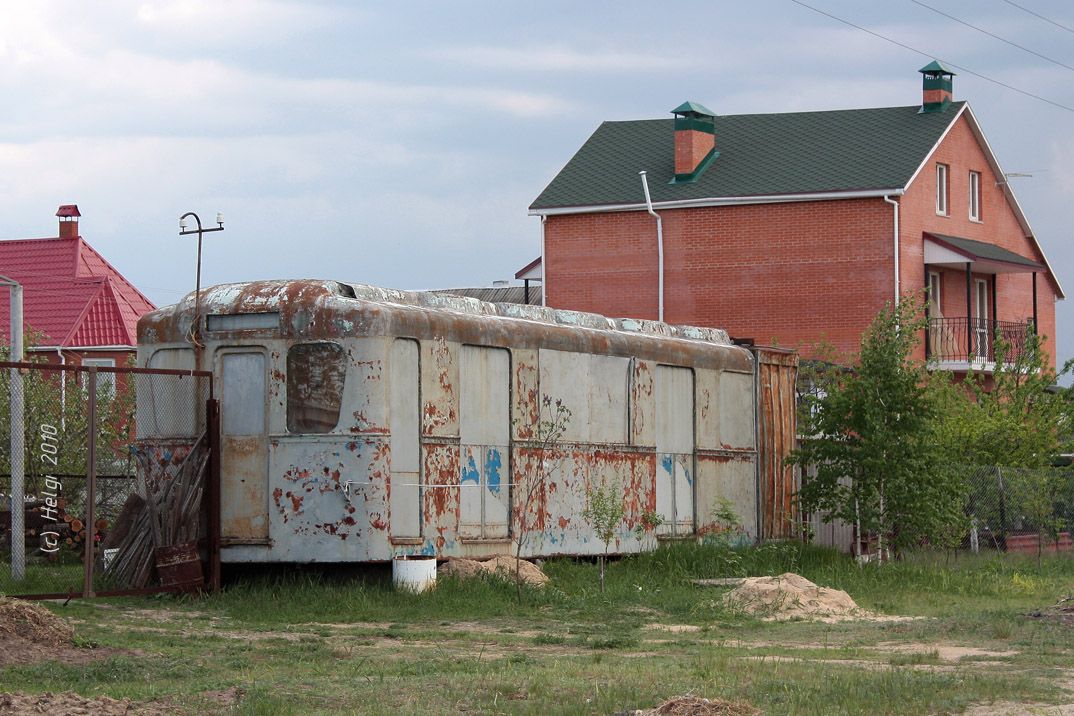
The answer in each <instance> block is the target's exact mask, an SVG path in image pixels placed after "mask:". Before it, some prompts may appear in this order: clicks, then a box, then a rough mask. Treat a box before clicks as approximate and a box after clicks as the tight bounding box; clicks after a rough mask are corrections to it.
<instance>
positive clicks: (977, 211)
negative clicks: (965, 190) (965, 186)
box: [970, 172, 981, 221]
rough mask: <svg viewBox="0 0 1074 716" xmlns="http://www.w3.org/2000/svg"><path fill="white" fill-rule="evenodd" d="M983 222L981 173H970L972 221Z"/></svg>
mask: <svg viewBox="0 0 1074 716" xmlns="http://www.w3.org/2000/svg"><path fill="white" fill-rule="evenodd" d="M980 220H981V172H970V221H980Z"/></svg>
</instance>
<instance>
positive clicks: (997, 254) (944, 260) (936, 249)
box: [925, 231, 1048, 273]
mask: <svg viewBox="0 0 1074 716" xmlns="http://www.w3.org/2000/svg"><path fill="white" fill-rule="evenodd" d="M925 263H926V264H928V265H930V266H945V267H948V268H963V267H965V265H966V264H967V263H971V264H973V270H974V271H976V272H977V273H1044V272H1046V271H1047V270H1048V269H1047V267H1045V266H1044V264H1039V263H1037V262H1036V261H1032V260H1030V259H1027V258H1025V257H1023V256H1019V255H1018V254H1016V253H1014V252H1013V251H1008V250H1007V249H1004V248H1001V247H999V246H996V245H995V244H986V243H985V242H983V241H974V240H973V239H960V238H958V237H957V236H944V235H943V234H930V233H929V232H927V231H926V232H925Z"/></svg>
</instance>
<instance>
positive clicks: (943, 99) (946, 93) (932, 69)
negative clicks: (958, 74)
mask: <svg viewBox="0 0 1074 716" xmlns="http://www.w3.org/2000/svg"><path fill="white" fill-rule="evenodd" d="M918 72H920V73H921V76H922V81H921V109H920V110H918V114H926V113H928V112H943V111H945V110H946V109H947V107H948V105H950V104H951V84H952V83H951V78H952V77H954V76H955V73H954V72H952V71H951V70H949V69H947V68H946V67H944V66H943V65H941V64H940V63H939V62H937V61H936V60H933V61H932V62H930V63H929V64H927V65H925V66H924V67H922V68H921V69H920V70H918Z"/></svg>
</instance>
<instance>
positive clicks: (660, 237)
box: [638, 169, 664, 321]
mask: <svg viewBox="0 0 1074 716" xmlns="http://www.w3.org/2000/svg"><path fill="white" fill-rule="evenodd" d="M638 174H640V175H641V185H642V187H643V188H644V189H645V206H647V207H648V208H649V213H650V214H652V216H653V218H654V219H656V256H657V272H658V280H657V285H658V288H657V290H658V291H659V294H660V295H659V301H658V306H659V308H658V311H657V314H658V317H659V319H660V321H663V320H664V222H663V221H662V220H661V218H660V215H659V214H657V213H656V212H655V211H653V200H652V199H650V198H649V180H648V179H647V178H646V176H645V170H644V169H642V170H641V171H640V172H638Z"/></svg>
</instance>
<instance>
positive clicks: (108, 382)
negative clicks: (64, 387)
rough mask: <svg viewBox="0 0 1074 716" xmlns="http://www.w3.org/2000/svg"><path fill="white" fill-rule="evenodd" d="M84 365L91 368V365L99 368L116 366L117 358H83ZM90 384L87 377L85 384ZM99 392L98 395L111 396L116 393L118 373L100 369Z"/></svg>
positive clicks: (98, 378) (98, 376) (98, 377)
mask: <svg viewBox="0 0 1074 716" xmlns="http://www.w3.org/2000/svg"><path fill="white" fill-rule="evenodd" d="M82 365H83V366H85V367H87V368H89V367H90V366H97V367H98V368H115V367H116V359H115V358H83V359H82ZM84 385H86V386H88V385H89V379H88V378H87V379H86V382H85V384H84ZM97 393H98V395H105V396H107V397H109V398H111V397H112V396H113V395H115V394H116V374H115V373H111V372H108V373H106V372H104V371H98V373H97Z"/></svg>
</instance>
